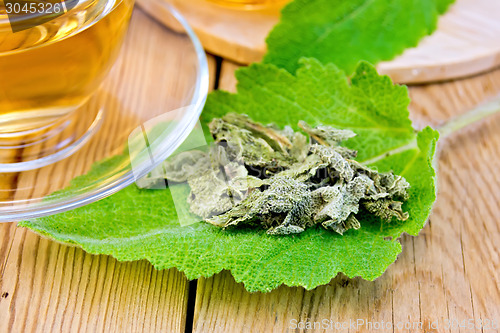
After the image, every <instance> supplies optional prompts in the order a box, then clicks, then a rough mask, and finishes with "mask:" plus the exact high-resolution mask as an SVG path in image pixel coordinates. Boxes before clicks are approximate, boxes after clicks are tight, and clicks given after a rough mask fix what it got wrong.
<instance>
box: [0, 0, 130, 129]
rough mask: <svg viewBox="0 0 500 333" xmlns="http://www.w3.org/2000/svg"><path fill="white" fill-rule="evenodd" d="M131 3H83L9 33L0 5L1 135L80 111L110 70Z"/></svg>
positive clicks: (88, 0) (113, 0) (103, 0)
mask: <svg viewBox="0 0 500 333" xmlns="http://www.w3.org/2000/svg"><path fill="white" fill-rule="evenodd" d="M132 8H133V0H81V1H80V3H79V4H78V5H77V7H75V8H73V9H71V10H69V11H68V12H67V13H66V14H63V15H62V16H60V17H58V18H56V19H54V20H52V21H49V22H46V23H44V24H43V25H39V26H35V27H33V28H30V29H27V30H23V31H20V32H16V33H13V32H12V31H11V28H10V25H9V22H8V20H7V15H6V7H4V6H3V2H0V134H2V133H3V134H5V133H19V132H22V131H29V130H32V129H35V128H39V127H41V126H44V125H47V124H50V123H52V122H54V121H55V120H57V119H58V118H60V117H61V116H63V115H65V114H67V113H69V112H71V111H73V110H75V109H76V108H78V106H80V105H82V104H83V103H84V102H85V101H86V100H87V99H88V98H89V97H90V95H91V94H92V93H93V92H94V91H95V90H96V88H97V87H98V86H99V85H100V83H101V82H102V80H103V77H104V76H105V75H106V74H107V72H108V70H109V69H110V67H111V65H112V64H113V62H114V60H115V58H116V56H117V54H118V51H119V50H120V46H121V44H122V41H123V37H124V35H125V32H126V28H127V25H128V21H129V19H130V15H131V13H132Z"/></svg>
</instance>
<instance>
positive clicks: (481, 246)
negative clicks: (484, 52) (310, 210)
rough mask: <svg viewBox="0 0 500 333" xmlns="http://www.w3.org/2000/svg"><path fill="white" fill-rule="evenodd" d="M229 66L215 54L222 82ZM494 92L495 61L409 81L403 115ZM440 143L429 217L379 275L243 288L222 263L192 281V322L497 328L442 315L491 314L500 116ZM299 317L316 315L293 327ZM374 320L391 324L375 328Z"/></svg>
mask: <svg viewBox="0 0 500 333" xmlns="http://www.w3.org/2000/svg"><path fill="white" fill-rule="evenodd" d="M237 67H238V66H236V65H234V64H231V63H228V62H223V64H222V70H221V78H220V83H221V84H220V88H221V89H226V90H230V91H231V90H234V83H235V81H234V79H232V77H233V75H232V73H233V72H234V69H236V68H237ZM498 94H500V70H497V71H494V72H491V73H488V74H485V75H481V76H476V77H473V78H470V79H466V80H461V81H454V82H448V83H442V84H435V85H427V86H416V87H411V88H410V95H411V97H412V104H411V118H412V119H413V120H414V123H415V125H416V126H417V127H423V126H424V125H428V124H431V125H434V126H436V125H439V124H440V123H441V122H442V121H444V120H446V119H449V118H450V117H453V116H456V115H458V114H461V113H463V112H466V111H467V110H469V109H470V108H472V107H474V106H475V105H477V104H479V103H481V102H483V101H484V100H487V99H488V98H491V97H493V96H495V95H498ZM439 148H440V155H439V157H438V160H439V168H438V174H439V176H438V177H439V178H438V179H439V185H438V188H439V193H438V199H437V202H436V204H435V207H434V210H433V212H432V215H431V217H430V220H429V222H428V223H427V224H426V226H425V227H424V229H423V230H422V231H421V232H420V234H419V236H418V237H410V236H408V235H405V236H403V237H402V239H401V242H402V244H403V252H402V253H401V255H400V256H399V257H398V260H397V261H396V263H394V264H393V265H391V266H390V267H389V269H388V270H387V272H386V273H384V275H382V276H381V277H380V278H378V279H377V280H375V281H374V282H368V281H363V280H361V279H359V278H354V279H348V278H346V277H345V276H342V275H339V276H337V277H336V278H334V279H333V280H332V281H331V282H330V283H329V284H328V285H325V286H320V287H318V288H316V289H314V290H312V291H306V290H304V289H303V288H289V287H284V286H282V287H280V288H278V289H277V290H274V291H272V292H271V293H267V294H262V293H253V294H250V293H248V292H246V291H245V290H244V288H243V286H242V284H237V283H235V281H234V279H233V278H232V276H231V275H230V274H229V273H228V272H223V273H221V274H218V275H216V276H214V277H212V278H208V279H200V280H199V282H198V290H197V298H196V307H195V314H194V331H196V332H358V331H359V332H375V331H377V332H497V331H498V329H490V330H488V329H486V328H483V329H475V328H474V329H464V328H459V327H457V328H453V329H446V326H445V325H446V321H447V320H458V321H459V322H461V321H462V320H464V319H465V320H468V319H473V320H474V321H476V322H478V321H479V320H483V321H485V320H486V319H490V320H497V322H500V307H499V304H500V275H499V272H500V256H499V253H500V250H499V246H498V244H500V207H499V205H498V202H499V201H500V177H499V176H498V170H500V116H499V115H496V116H492V117H491V118H489V119H488V120H486V121H483V122H482V123H480V124H476V125H473V126H471V128H467V129H465V130H463V131H462V132H459V133H457V134H454V135H452V136H451V137H449V138H447V139H445V140H444V141H442V142H440V146H439ZM358 319H361V320H364V321H365V324H364V325H360V326H359V327H358V326H355V328H353V327H349V326H346V325H345V327H344V328H342V327H337V328H338V329H336V328H335V322H337V323H340V324H337V325H341V324H342V323H348V324H347V325H349V324H350V322H349V321H350V320H351V321H354V322H356V321H357V320H358ZM323 320H326V325H327V326H321V325H322V324H324V322H323ZM330 320H332V321H333V324H332V323H331V322H330ZM300 322H302V324H304V325H306V323H307V322H309V323H310V324H311V325H314V322H318V323H319V324H316V328H314V327H313V328H311V329H300V328H298V327H297V329H295V327H296V326H298V324H299V323H300ZM367 322H371V323H372V324H371V325H372V326H370V324H368V323H367ZM382 322H384V323H390V324H391V325H392V326H393V327H395V329H394V330H393V329H387V328H386V329H379V330H376V328H375V326H374V325H377V324H376V323H379V324H381V323H382ZM433 324H435V325H438V326H435V325H433ZM295 325H296V326H295ZM328 325H330V326H328ZM331 325H333V326H331ZM386 325H388V324H386ZM399 325H402V329H398V327H399ZM405 325H407V327H406V329H405ZM325 327H326V328H327V329H325ZM332 327H333V328H332ZM384 327H387V326H384Z"/></svg>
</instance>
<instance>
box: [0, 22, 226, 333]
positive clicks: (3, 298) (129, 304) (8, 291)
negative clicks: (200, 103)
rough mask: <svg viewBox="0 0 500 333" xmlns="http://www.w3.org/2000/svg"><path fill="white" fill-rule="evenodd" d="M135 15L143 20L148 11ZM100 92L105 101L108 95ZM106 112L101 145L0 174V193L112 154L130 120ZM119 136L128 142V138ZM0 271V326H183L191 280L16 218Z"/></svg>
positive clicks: (131, 56)
mask: <svg viewBox="0 0 500 333" xmlns="http://www.w3.org/2000/svg"><path fill="white" fill-rule="evenodd" d="M140 15H142V16H143V17H142V18H141V19H142V20H146V21H144V22H148V20H149V19H148V18H146V16H144V15H143V14H140ZM133 28H134V29H135V30H134V34H135V35H136V36H139V37H140V38H141V39H146V41H145V42H146V43H147V42H148V38H150V40H149V44H151V43H157V42H158V41H157V40H156V39H155V38H156V37H157V36H156V37H155V36H154V34H151V33H150V31H149V30H148V31H142V30H141V29H147V28H148V27H147V26H143V25H140V24H139V25H135V26H134V27H133ZM149 28H150V27H149ZM162 45H163V46H162ZM156 47H164V48H165V50H164V52H170V50H171V49H173V48H175V47H176V46H175V45H172V44H171V43H170V44H168V43H167V44H166V45H165V44H158V45H156ZM147 52H156V54H158V56H162V55H163V54H164V53H163V52H158V48H155V50H152V49H150V48H147V49H142V50H140V52H130V53H127V55H126V56H125V57H124V60H123V61H125V62H128V63H129V66H128V67H127V68H128V70H129V72H126V73H124V72H121V73H118V75H121V76H120V77H125V76H126V75H128V74H129V73H132V74H133V68H134V66H137V64H141V63H140V61H141V60H140V59H137V58H136V56H141V55H144V54H145V53H147ZM208 60H209V70H210V76H211V86H212V87H213V86H214V84H215V77H216V75H215V70H216V64H215V58H214V57H213V56H209V57H208ZM173 65H174V66H175V64H173ZM189 80H191V78H189ZM189 80H188V78H186V80H183V78H182V77H179V78H178V80H177V82H176V84H177V85H178V86H182V84H189V82H191V81H189ZM108 88H109V89H110V91H112V92H119V93H120V94H121V96H131V98H136V99H138V100H137V103H139V104H140V102H141V98H142V99H144V98H148V96H147V94H143V95H141V97H137V96H136V95H137V94H138V93H141V92H138V93H137V92H136V94H134V93H131V92H130V91H127V90H126V89H127V85H125V86H120V85H116V86H110V87H108ZM159 88H161V89H166V87H159ZM167 88H168V87H167ZM150 93H155V92H150ZM156 93H158V92H156ZM102 98H103V99H105V100H107V101H109V98H110V97H109V96H103V97H102ZM159 111H160V112H161V110H159ZM107 116H108V118H109V119H110V121H108V122H105V124H104V128H103V129H102V130H101V131H100V132H99V137H98V138H97V139H99V140H101V142H103V143H104V144H102V145H87V146H86V147H84V149H82V150H81V151H79V152H78V153H77V154H76V155H74V156H73V157H72V158H69V159H66V160H64V161H61V162H58V163H57V164H55V165H53V166H49V167H46V168H43V169H41V170H38V171H30V172H23V173H20V174H18V175H16V176H15V177H3V178H0V193H1V190H2V189H9V186H15V187H17V188H22V187H23V186H24V185H25V184H35V183H36V185H37V186H36V188H35V190H34V191H32V190H30V193H24V192H23V191H17V193H16V195H17V196H20V197H21V198H30V196H31V197H33V196H35V197H36V196H39V195H45V194H48V193H50V192H52V191H53V190H56V189H59V188H61V187H63V186H65V185H67V184H68V182H69V181H70V180H71V179H72V178H73V177H74V176H75V175H79V174H82V173H84V172H85V170H88V168H89V167H90V165H91V164H92V162H93V161H94V160H97V159H100V158H102V157H104V156H108V155H110V154H112V153H113V151H114V150H115V149H116V147H115V146H114V145H113V144H110V141H111V140H107V138H108V137H106V136H109V137H110V138H113V137H114V135H115V133H116V132H117V131H118V130H117V128H118V127H119V126H123V125H124V122H126V121H127V119H124V118H123V117H120V114H119V113H110V114H108V115H107ZM128 125H130V124H128ZM116 140H121V142H125V140H126V138H125V137H123V138H122V137H119V138H116ZM118 148H120V150H121V149H122V148H121V147H118ZM49 174H51V177H48V175H49ZM7 178H8V179H7ZM11 178H13V179H11ZM30 188H31V187H30ZM7 193H10V192H7ZM0 272H1V275H0V332H20V331H38V332H42V331H43V332H51V331H64V332H67V331H72V332H73V331H99V332H103V331H105V332H123V331H131V332H142V331H144V332H184V331H185V326H186V313H187V302H188V291H189V290H188V289H189V283H188V281H187V280H186V278H185V276H184V275H183V274H182V273H179V272H178V271H177V270H176V269H169V270H163V271H157V270H155V269H154V268H153V267H152V266H151V265H150V264H149V263H148V262H146V261H137V262H129V263H120V262H118V261H116V260H115V259H113V258H112V257H109V256H103V255H101V256H95V255H90V254H87V253H85V252H84V251H82V250H81V249H79V248H76V247H71V246H67V245H61V244H58V243H56V242H53V241H50V240H47V239H45V238H43V237H40V236H38V235H36V234H34V233H33V232H31V231H29V230H27V229H24V228H17V227H16V226H15V224H13V223H4V224H0Z"/></svg>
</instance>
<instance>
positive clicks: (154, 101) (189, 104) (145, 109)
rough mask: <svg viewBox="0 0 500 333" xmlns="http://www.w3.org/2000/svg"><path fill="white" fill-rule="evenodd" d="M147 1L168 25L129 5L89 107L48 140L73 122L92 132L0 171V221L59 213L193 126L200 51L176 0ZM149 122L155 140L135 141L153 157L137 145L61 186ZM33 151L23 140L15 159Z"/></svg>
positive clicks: (119, 185) (143, 170)
mask: <svg viewBox="0 0 500 333" xmlns="http://www.w3.org/2000/svg"><path fill="white" fill-rule="evenodd" d="M151 1H158V7H157V8H160V10H161V12H162V13H161V17H162V22H164V23H165V22H168V26H169V27H170V28H167V27H165V25H164V24H161V23H159V22H157V21H155V20H154V19H153V18H151V17H149V16H148V15H147V14H145V13H144V12H143V11H142V10H141V9H140V8H137V7H136V8H135V9H134V13H133V15H132V20H131V23H130V27H129V30H128V32H127V36H126V39H125V43H124V46H123V48H122V50H121V52H120V55H119V57H118V60H117V61H116V63H115V65H114V67H113V68H112V70H111V72H110V73H109V75H108V77H107V78H106V80H105V82H104V83H103V85H102V87H101V88H100V89H99V91H98V92H97V94H95V96H94V97H92V99H91V100H90V102H89V103H88V105H89V111H88V112H86V113H83V115H80V117H81V119H76V120H75V119H73V120H72V121H71V122H69V123H70V124H71V125H68V127H66V128H63V129H62V131H61V133H55V134H54V133H53V134H52V137H48V138H47V142H50V140H57V139H58V135H64V136H65V137H66V136H68V133H72V131H74V132H76V130H77V127H81V128H84V129H87V130H88V131H91V133H92V136H91V137H90V138H87V139H86V140H85V142H82V144H81V145H80V146H78V149H75V150H74V151H71V152H66V153H67V154H66V155H65V156H68V155H69V157H66V158H64V159H62V160H60V161H58V162H56V163H53V164H50V165H47V166H44V167H40V168H38V169H34V170H28V171H23V172H3V173H0V222H12V221H18V220H26V219H30V218H35V217H41V216H46V215H51V214H56V213H60V212H63V211H67V210H70V209H74V208H77V207H80V206H83V205H86V204H89V203H92V202H94V201H96V200H100V199H102V198H105V197H107V196H109V195H112V194H113V193H116V192H117V191H119V190H121V189H123V188H125V187H126V186H128V185H130V184H132V183H133V182H134V181H135V180H136V179H138V178H140V177H142V176H144V175H146V174H147V173H148V172H150V171H151V170H153V169H154V168H155V167H156V166H157V165H158V164H159V163H161V162H162V161H163V160H165V159H166V158H167V157H168V156H169V155H170V154H172V153H173V152H174V151H175V150H176V149H177V148H178V147H179V146H180V144H181V143H182V142H183V141H184V140H185V138H186V137H187V136H188V135H189V133H190V132H191V131H192V129H193V128H194V126H195V125H196V123H197V122H198V119H199V116H200V113H201V111H202V109H203V106H204V103H205V100H206V96H207V92H208V82H209V81H208V65H207V59H206V56H205V52H204V50H203V47H202V46H201V44H200V42H199V40H198V38H197V37H196V35H195V34H194V32H193V31H192V30H191V28H190V27H189V26H188V24H187V23H186V21H185V20H184V18H183V17H182V16H181V15H180V14H179V13H178V12H177V11H176V10H175V9H174V8H173V7H171V6H169V5H168V4H165V3H163V2H162V1H161V0H151ZM159 124H160V125H161V126H159ZM81 128H80V129H81ZM152 128H155V131H156V134H155V137H154V138H152V137H150V138H149V140H150V141H151V140H154V142H148V141H147V140H146V142H147V143H148V144H147V145H146V147H144V148H140V149H143V150H144V151H145V152H147V154H148V156H150V157H151V158H149V159H145V158H143V157H144V154H143V153H144V151H143V152H141V151H140V149H139V151H138V150H137V147H135V148H134V149H135V152H136V153H137V154H136V155H135V156H136V157H137V158H134V157H130V156H128V157H127V158H122V159H118V160H117V161H116V162H114V163H111V164H109V165H108V166H107V167H106V168H103V169H99V170H94V171H93V175H92V177H89V178H87V179H86V180H85V181H78V182H73V183H72V184H71V186H70V187H69V188H66V187H67V186H68V185H69V184H70V182H71V180H72V179H73V178H74V177H77V176H79V175H82V174H85V173H87V172H88V171H89V170H90V169H91V166H92V164H93V163H94V162H96V161H99V160H102V159H103V158H106V157H110V156H114V155H117V154H118V155H119V154H122V153H123V152H125V153H126V152H127V151H128V149H127V147H128V145H129V144H130V142H133V139H134V138H133V136H134V135H135V134H137V133H139V134H145V131H149V130H151V129H152ZM158 129H160V131H158ZM139 147H140V146H139ZM34 154H36V151H33V149H31V148H30V147H29V146H26V148H24V150H23V151H21V153H20V154H19V155H18V156H12V159H13V161H14V163H15V162H22V161H23V156H30V157H32V156H33V155H34ZM63 188H66V189H65V190H64V191H60V192H55V191H58V190H60V189H63ZM53 192H55V193H54V194H52V195H50V196H47V195H49V194H51V193H53Z"/></svg>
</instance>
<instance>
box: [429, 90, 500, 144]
mask: <svg viewBox="0 0 500 333" xmlns="http://www.w3.org/2000/svg"><path fill="white" fill-rule="evenodd" d="M498 112H500V96H498V97H497V98H495V99H494V100H492V101H490V102H488V103H485V104H481V105H479V106H477V107H475V108H474V109H472V110H470V111H467V112H466V113H464V114H462V115H460V116H458V117H455V118H453V119H450V120H448V121H447V122H445V123H444V124H443V125H441V126H439V127H438V128H437V130H438V131H439V135H440V137H441V138H445V137H447V136H449V135H450V134H453V133H455V132H457V131H459V130H461V129H462V128H464V127H466V126H468V125H471V124H474V123H477V122H478V121H480V120H483V119H485V118H487V117H489V116H491V115H493V114H495V113H498Z"/></svg>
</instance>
